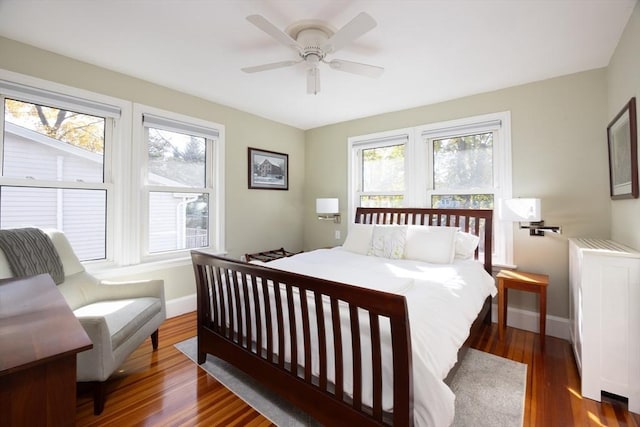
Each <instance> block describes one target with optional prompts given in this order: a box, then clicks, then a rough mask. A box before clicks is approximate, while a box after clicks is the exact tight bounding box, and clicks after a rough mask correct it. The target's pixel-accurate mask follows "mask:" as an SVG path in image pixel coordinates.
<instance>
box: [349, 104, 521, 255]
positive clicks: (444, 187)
mask: <svg viewBox="0 0 640 427" xmlns="http://www.w3.org/2000/svg"><path fill="white" fill-rule="evenodd" d="M510 134H511V131H510V114H509V112H503V113H495V114H488V115H483V116H476V117H469V118H465V119H460V120H453V121H448V122H441V123H433V124H429V125H424V126H417V127H414V128H408V129H399V130H395V131H389V132H383V133H377V134H370V135H363V136H358V137H352V138H349V154H350V161H349V167H350V171H349V177H350V183H349V188H350V192H349V197H350V200H349V207H350V213H349V217H350V218H353V217H354V215H355V208H356V207H358V206H370V207H375V206H385V207H387V206H392V207H400V206H404V207H417V206H425V207H435V208H459V209H493V208H494V207H496V206H498V203H499V200H501V199H502V198H510V197H511V141H510ZM369 174H373V175H374V176H375V177H374V178H371V177H369ZM493 228H494V260H495V262H496V263H507V264H512V261H513V258H512V249H511V248H512V228H513V226H512V224H510V223H502V222H500V221H499V219H498V217H497V213H494V227H493Z"/></svg>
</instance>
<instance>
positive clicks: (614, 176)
mask: <svg viewBox="0 0 640 427" xmlns="http://www.w3.org/2000/svg"><path fill="white" fill-rule="evenodd" d="M607 143H608V147H609V183H610V184H609V186H610V191H611V199H613V200H616V199H637V198H638V126H637V118H636V98H635V97H633V98H631V99H630V100H629V102H628V103H627V104H626V105H625V106H624V107H623V108H622V110H621V111H620V112H619V113H618V115H616V116H615V117H614V119H613V120H612V121H611V123H609V126H607Z"/></svg>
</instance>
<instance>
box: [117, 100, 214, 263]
mask: <svg viewBox="0 0 640 427" xmlns="http://www.w3.org/2000/svg"><path fill="white" fill-rule="evenodd" d="M145 114H147V115H151V116H154V117H156V118H160V119H163V120H165V121H166V122H167V123H171V122H175V123H180V124H184V125H188V126H193V127H199V128H202V129H209V130H212V131H216V132H217V133H218V137H217V138H216V139H215V140H214V139H212V138H209V137H205V168H206V169H205V186H204V187H186V186H184V187H181V186H176V187H173V186H163V185H149V184H148V182H147V177H148V131H147V129H148V128H149V127H154V128H164V127H163V126H145V124H144V123H143V118H144V115H145ZM133 122H134V123H135V126H134V132H133V145H134V147H137V148H138V149H134V153H133V155H132V162H133V164H134V165H137V168H135V170H138V171H139V173H138V174H136V176H133V177H132V179H133V180H134V181H135V182H137V185H136V186H132V187H134V188H138V189H139V191H137V192H132V194H131V195H130V197H132V198H134V199H137V200H138V203H137V204H136V205H137V209H136V211H135V212H132V213H131V215H132V217H133V218H138V220H137V221H132V224H137V227H135V226H134V229H132V230H131V232H133V233H134V234H135V235H137V236H138V239H136V240H137V247H136V248H130V250H131V253H130V254H129V256H130V257H131V263H132V264H137V263H140V262H142V263H146V262H153V261H159V260H165V259H175V258H182V257H188V255H189V252H190V251H191V250H192V249H196V248H187V249H178V250H173V251H166V252H155V253H150V252H149V238H148V237H149V236H148V234H149V194H150V193H152V192H169V193H173V192H177V193H196V194H202V193H206V194H208V197H209V216H208V232H209V236H208V241H209V245H208V246H207V247H201V248H197V249H198V250H208V251H216V252H222V251H223V250H224V247H225V236H224V126H223V125H221V124H219V123H215V122H211V121H207V120H202V119H198V118H194V117H190V116H186V115H183V114H179V113H175V112H172V111H167V110H162V109H159V108H155V107H151V106H148V105H144V104H138V103H134V104H133ZM172 131H179V130H176V129H172ZM198 136H200V135H198ZM133 201H134V200H132V202H133Z"/></svg>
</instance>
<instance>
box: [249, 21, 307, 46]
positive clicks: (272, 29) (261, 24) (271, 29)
mask: <svg viewBox="0 0 640 427" xmlns="http://www.w3.org/2000/svg"><path fill="white" fill-rule="evenodd" d="M247 21H249V22H251V23H252V24H253V25H255V26H256V27H258V28H260V29H261V30H262V31H264V32H265V33H267V34H269V35H270V36H271V37H273V38H274V39H276V40H277V41H279V42H280V43H282V44H283V45H285V46H288V47H290V48H291V49H293V50H295V51H296V52H300V51H301V50H302V49H303V48H302V46H300V44H298V42H297V41H295V40H294V39H292V38H291V36H289V34H287V33H285V32H284V31H282V30H280V29H279V28H278V27H276V26H275V25H273V24H272V23H271V22H269V21H267V20H266V19H265V18H264V17H263V16H261V15H249V16H247Z"/></svg>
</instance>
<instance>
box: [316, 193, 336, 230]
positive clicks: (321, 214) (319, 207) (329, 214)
mask: <svg viewBox="0 0 640 427" xmlns="http://www.w3.org/2000/svg"><path fill="white" fill-rule="evenodd" d="M316 214H317V215H318V219H324V220H333V222H335V223H336V224H340V209H339V202H338V199H337V198H331V199H316Z"/></svg>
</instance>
